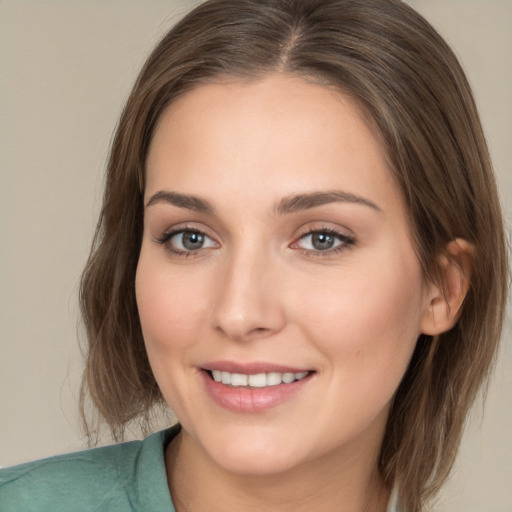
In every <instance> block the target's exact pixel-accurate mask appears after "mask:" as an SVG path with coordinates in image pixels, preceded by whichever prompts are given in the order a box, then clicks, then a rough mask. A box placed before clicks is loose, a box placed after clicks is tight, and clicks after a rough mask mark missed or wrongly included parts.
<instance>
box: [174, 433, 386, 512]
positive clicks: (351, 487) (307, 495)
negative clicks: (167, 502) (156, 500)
mask: <svg viewBox="0 0 512 512" xmlns="http://www.w3.org/2000/svg"><path fill="white" fill-rule="evenodd" d="M377 456H378V455H377V453H375V454H373V456H372V457H364V458H362V457H360V456H355V455H354V454H350V453H336V452H330V453H329V454H327V455H325V456H324V457H322V459H321V460H315V461H314V462H305V463H303V464H302V465H300V466H298V467H294V468H293V469H290V470H288V471H285V472H281V473H277V474H270V475H251V474H242V475H241V474H233V473H232V472H229V471H227V470H225V469H224V468H222V467H221V466H219V465H218V464H216V463H215V461H213V460H212V459H211V458H210V457H209V456H208V454H206V453H205V452H204V450H202V448H201V446H199V445H198V443H196V442H195V441H194V440H193V439H192V438H191V437H190V436H189V435H188V434H187V433H186V432H185V431H184V430H182V431H181V432H180V434H179V435H178V437H177V438H176V439H175V440H174V441H173V442H172V443H171V444H170V445H169V446H168V448H167V451H166V469H167V475H168V482H169V488H170V491H171V495H172V497H173V502H174V505H175V508H176V511H177V512H199V511H204V510H209V511H212V512H216V511H217V510H218V511H225V510H237V511H240V512H255V511H258V512H259V511H261V510H272V511H276V512H277V511H278V512H292V511H293V512H302V511H308V512H310V511H311V510H315V512H323V511H326V512H327V511H329V512H330V511H332V510H340V511H343V512H384V511H385V510H386V507H387V502H388V500H389V494H390V493H389V489H387V488H386V486H385V485H384V483H383V481H382V478H381V476H380V474H379V471H378V469H377ZM340 461H341V462H340Z"/></svg>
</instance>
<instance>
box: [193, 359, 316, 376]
mask: <svg viewBox="0 0 512 512" xmlns="http://www.w3.org/2000/svg"><path fill="white" fill-rule="evenodd" d="M201 366H202V368H203V369H204V370H219V371H221V372H229V373H242V374H245V375H253V374H256V373H270V372H278V373H300V372H306V371H310V368H295V367H291V366H284V365H280V364H275V363H265V362H253V363H239V362H235V361H214V362H211V363H205V364H203V365H201Z"/></svg>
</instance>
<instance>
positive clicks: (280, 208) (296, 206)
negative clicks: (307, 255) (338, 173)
mask: <svg viewBox="0 0 512 512" xmlns="http://www.w3.org/2000/svg"><path fill="white" fill-rule="evenodd" d="M329 203H353V204H361V205H364V206H368V207H370V208H372V209H373V210H375V211H377V212H380V213H382V210H381V209H380V208H379V207H378V206H377V205H376V204H375V203H374V202H373V201H370V200H369V199H366V198H364V197H361V196H357V195H355V194H351V193H350V192H343V191H340V190H332V191H327V192H312V193H310V194H298V195H293V196H289V197H285V198H284V199H282V200H281V201H280V202H279V204H278V205H277V206H276V209H275V210H276V213H278V214H280V215H283V214H287V213H294V212H298V211H302V210H308V209H310V208H315V207H317V206H322V205H324V204H329Z"/></svg>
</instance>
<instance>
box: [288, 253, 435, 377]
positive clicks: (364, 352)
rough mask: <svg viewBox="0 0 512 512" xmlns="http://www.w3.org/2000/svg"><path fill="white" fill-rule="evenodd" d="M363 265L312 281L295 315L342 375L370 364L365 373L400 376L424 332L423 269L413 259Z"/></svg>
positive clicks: (397, 257) (394, 259)
mask: <svg viewBox="0 0 512 512" xmlns="http://www.w3.org/2000/svg"><path fill="white" fill-rule="evenodd" d="M365 263H366V264H364V265H361V267H362V268H363V269H364V271H359V270H357V269H348V270H347V271H346V272H341V271H340V272H339V276H337V277H336V278H335V279H331V280H330V281H328V282H327V281H326V282H319V281H317V282H316V283H314V282H311V283H308V284H309V287H310V290H311V293H310V295H309V298H308V299H307V300H306V301H303V302H302V303H301V304H300V305H298V307H300V308H301V312H300V315H299V314H298V315H297V316H301V317H302V318H303V321H302V326H303V329H304V330H307V331H308V337H309V338H310V339H313V340H315V344H316V345H317V347H318V349H319V350H320V351H322V352H323V353H324V354H326V356H327V357H328V359H330V360H331V361H332V362H333V363H334V364H335V365H338V366H343V367H344V370H346V371H344V372H343V375H346V374H347V372H349V373H352V372H354V373H357V372H359V371H361V369H362V367H365V368H366V367H367V368H368V372H367V373H366V374H373V375H374V376H376V375H377V374H379V372H380V374H382V375H385V374H386V373H388V374H389V373H391V374H393V375H395V376H398V378H401V374H402V373H403V372H404V371H405V368H406V366H407V364H408V362H409V359H410V357H411V355H412V352H413V350H414V346H415V344H416V340H417V338H418V336H419V334H420V323H421V318H422V311H423V309H424V302H425V301H424V298H423V287H422V276H421V271H420V269H419V265H417V263H416V259H415V258H414V257H408V258H400V257H399V256H395V257H394V258H392V259H391V260H390V263H389V264H384V262H383V260H380V262H379V263H378V264H375V263H372V262H371V261H368V262H365ZM399 374H400V375H399Z"/></svg>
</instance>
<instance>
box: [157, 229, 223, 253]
mask: <svg viewBox="0 0 512 512" xmlns="http://www.w3.org/2000/svg"><path fill="white" fill-rule="evenodd" d="M187 232H188V233H199V234H201V235H203V236H204V237H205V238H208V239H209V240H210V241H211V242H213V244H212V245H209V246H207V247H200V248H198V249H196V250H186V249H185V250H183V249H179V248H176V247H172V246H171V244H170V241H171V240H172V239H173V238H174V237H175V236H176V235H179V234H181V233H187ZM153 241H154V242H155V243H156V244H159V245H162V246H164V247H165V249H166V250H167V251H168V252H169V253H171V254H172V255H173V256H184V257H190V256H192V257H194V256H200V255H201V254H202V253H204V252H205V251H207V250H210V249H212V248H215V247H218V246H219V245H220V244H219V242H218V241H217V240H216V239H215V237H214V236H212V235H211V234H210V233H209V230H208V229H205V228H199V227H197V226H195V225H190V224H184V225H183V224H182V225H179V224H178V225H176V226H172V227H170V228H168V229H165V230H164V231H162V232H161V234H159V235H157V236H155V237H154V238H153Z"/></svg>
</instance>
